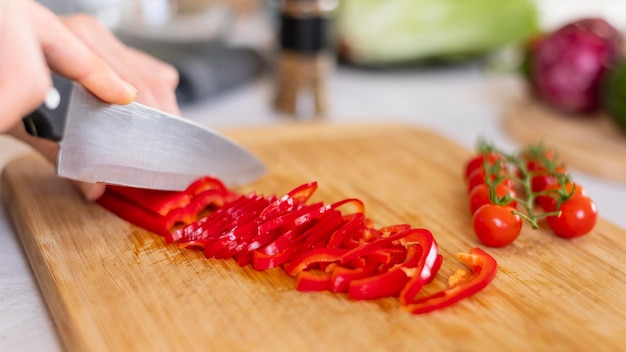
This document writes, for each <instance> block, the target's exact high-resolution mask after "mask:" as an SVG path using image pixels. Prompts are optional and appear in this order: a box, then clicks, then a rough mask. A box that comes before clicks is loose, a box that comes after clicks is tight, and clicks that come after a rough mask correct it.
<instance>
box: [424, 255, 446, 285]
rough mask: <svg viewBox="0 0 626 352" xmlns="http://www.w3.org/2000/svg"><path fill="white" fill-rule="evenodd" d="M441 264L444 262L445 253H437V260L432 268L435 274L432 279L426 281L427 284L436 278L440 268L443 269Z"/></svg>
mask: <svg viewBox="0 0 626 352" xmlns="http://www.w3.org/2000/svg"><path fill="white" fill-rule="evenodd" d="M441 264H443V255H441V254H437V260H435V263H434V264H433V268H432V271H433V275H432V276H431V277H430V280H427V281H426V283H427V284H429V283H431V282H432V281H433V280H434V279H435V277H436V276H437V273H438V272H439V269H441Z"/></svg>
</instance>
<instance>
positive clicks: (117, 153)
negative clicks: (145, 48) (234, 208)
mask: <svg viewBox="0 0 626 352" xmlns="http://www.w3.org/2000/svg"><path fill="white" fill-rule="evenodd" d="M53 81H54V87H53V89H51V90H50V92H49V93H48V95H47V96H46V99H45V102H44V104H42V105H41V106H40V107H39V108H38V109H37V110H36V111H34V112H33V113H31V114H30V115H28V116H26V117H24V118H23V119H22V121H23V123H24V126H25V128H26V130H27V132H28V133H30V134H32V135H34V136H37V137H42V138H46V139H50V140H53V141H60V143H59V145H60V152H59V156H58V162H57V174H58V175H59V176H62V177H66V178H70V179H74V180H81V181H86V182H93V183H96V182H104V183H109V184H118V185H125V186H131V187H139V188H150V189H162V190H183V189H185V188H186V187H187V186H189V184H191V183H192V182H193V181H194V180H196V179H197V178H199V177H202V176H214V177H217V178H219V179H221V180H222V181H223V182H225V183H226V184H227V185H229V186H231V187H234V186H239V185H243V184H246V183H248V182H251V181H253V180H255V179H257V178H259V177H261V176H262V175H263V174H265V172H266V168H265V166H264V165H263V164H262V163H261V161H260V160H258V159H257V158H256V157H255V156H254V155H252V154H251V153H250V152H248V151H246V150H245V149H244V148H242V147H241V146H240V145H238V144H236V143H235V142H234V141H232V140H230V139H228V138H226V137H224V136H223V135H221V134H219V133H218V132H216V131H214V130H211V129H209V128H206V127H203V126H200V125H198V124H195V123H193V122H191V121H189V120H185V119H183V118H180V117H176V116H173V115H170V114H167V113H165V112H162V111H158V110H155V109H152V108H150V107H147V106H144V105H141V104H138V103H135V102H133V103H130V104H128V105H112V104H107V103H104V102H102V101H101V100H99V99H98V98H96V97H95V96H94V95H93V94H91V93H90V92H88V91H87V90H86V89H85V88H83V87H82V86H81V85H80V84H78V83H76V82H72V81H70V80H67V79H65V78H63V77H60V76H53Z"/></svg>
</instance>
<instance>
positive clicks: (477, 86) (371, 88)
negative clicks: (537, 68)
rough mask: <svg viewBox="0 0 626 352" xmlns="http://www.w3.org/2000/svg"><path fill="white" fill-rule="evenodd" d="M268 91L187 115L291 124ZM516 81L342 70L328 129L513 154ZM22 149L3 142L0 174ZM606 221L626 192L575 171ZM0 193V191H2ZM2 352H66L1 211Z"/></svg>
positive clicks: (218, 123)
mask: <svg viewBox="0 0 626 352" xmlns="http://www.w3.org/2000/svg"><path fill="white" fill-rule="evenodd" d="M270 88H271V85H270V84H269V81H268V80H267V79H262V80H259V81H258V82H256V83H254V84H251V85H250V86H247V87H245V88H242V89H239V90H237V91H234V92H232V93H230V94H228V95H226V96H223V97H222V98H220V99H218V100H216V101H213V102H210V103H207V104H204V105H197V106H193V107H185V108H184V109H183V115H184V116H185V117H187V118H189V119H192V120H195V121H198V122H200V123H202V124H207V125H210V126H212V127H214V128H218V129H233V128H253V127H255V126H269V125H276V124H280V123H285V122H287V121H292V120H290V119H289V118H286V117H284V116H277V115H276V114H274V112H273V111H272V110H271V108H270V106H269V104H268V102H269V101H270V97H271V89H270ZM521 89H522V84H521V82H520V81H519V79H518V77H516V76H512V75H504V74H489V73H486V72H485V71H484V70H483V69H482V68H481V67H480V66H478V65H468V66H464V67H452V68H445V69H443V68H442V69H432V70H425V69H422V70H405V71H395V72H376V71H358V70H354V69H347V68H338V69H337V70H336V72H335V74H334V76H333V78H332V80H331V83H330V91H331V93H332V100H331V103H332V111H331V112H330V113H329V117H328V118H327V120H328V121H329V122H332V123H334V122H354V123H356V122H361V121H375V122H388V123H403V124H410V125H416V126H420V127H425V128H430V129H432V130H434V131H437V132H439V133H440V134H442V135H444V136H446V137H448V138H449V139H451V140H453V141H455V142H457V143H459V144H461V145H463V146H465V147H467V148H468V149H469V148H472V147H473V146H474V143H475V141H476V139H477V138H478V137H479V136H483V137H486V138H488V139H490V140H492V141H494V142H495V143H496V144H498V145H500V146H501V147H502V148H505V149H511V148H514V147H516V144H515V143H514V141H512V140H511V139H509V137H508V136H507V135H506V134H505V132H504V131H503V130H502V129H501V126H500V121H501V118H502V115H501V113H502V109H503V108H504V107H505V104H506V101H507V99H508V98H510V97H511V96H515V95H516V94H520V92H521ZM28 151H29V150H28V148H26V147H25V146H23V145H21V144H19V143H17V142H15V141H13V140H10V139H9V137H2V136H0V163H1V164H0V166H4V164H5V163H6V162H7V161H8V160H10V159H11V158H13V157H15V156H16V155H18V154H21V153H24V152H28ZM573 173H574V178H575V179H576V180H578V181H579V182H580V183H581V184H584V185H585V188H586V190H587V191H588V192H589V194H590V196H591V197H592V198H593V199H594V200H595V201H596V203H597V205H598V208H599V211H600V214H601V216H602V217H603V218H605V219H607V220H609V221H611V222H613V223H615V224H617V225H619V226H620V227H622V228H625V229H626V217H624V216H623V215H622V208H621V205H622V202H621V201H622V200H623V199H626V184H619V183H614V182H609V181H606V180H603V179H599V178H595V177H593V176H589V175H586V174H582V173H579V172H577V171H576V170H573ZM0 191H1V190H0ZM0 243H2V245H1V246H0V350H2V351H16V350H19V351H46V352H50V351H54V350H61V344H60V341H59V339H58V336H57V335H56V332H55V328H54V325H53V323H52V320H51V318H50V316H49V313H48V311H47V308H46V305H45V303H44V301H43V299H42V297H41V295H40V293H39V290H38V286H37V283H36V281H35V279H34V277H33V275H32V273H31V271H30V267H29V264H28V262H27V260H26V258H25V255H24V253H23V251H22V248H21V245H20V243H19V239H18V238H17V236H16V234H15V233H14V231H13V229H12V228H11V224H10V221H9V219H7V216H6V211H5V210H4V209H1V210H0Z"/></svg>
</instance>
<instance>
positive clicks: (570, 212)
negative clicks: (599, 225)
mask: <svg viewBox="0 0 626 352" xmlns="http://www.w3.org/2000/svg"><path fill="white" fill-rule="evenodd" d="M558 210H559V211H561V215H560V216H556V215H552V216H548V217H547V218H546V220H547V222H548V226H550V229H552V232H554V234H556V235H557V236H559V237H563V238H572V237H579V236H583V235H586V234H588V233H589V232H590V231H591V230H592V229H593V227H594V226H595V225H596V221H597V219H598V210H597V209H596V205H595V204H594V203H593V201H592V200H591V198H589V197H587V196H584V195H580V194H576V195H574V196H572V198H570V199H568V200H567V201H565V202H563V203H561V206H560V207H559V209H558Z"/></svg>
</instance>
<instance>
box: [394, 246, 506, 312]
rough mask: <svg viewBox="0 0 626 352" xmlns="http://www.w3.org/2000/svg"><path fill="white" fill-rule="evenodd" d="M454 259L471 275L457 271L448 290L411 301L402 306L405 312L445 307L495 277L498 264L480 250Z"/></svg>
mask: <svg viewBox="0 0 626 352" xmlns="http://www.w3.org/2000/svg"><path fill="white" fill-rule="evenodd" d="M455 257H456V258H457V259H458V260H459V261H461V262H462V263H463V264H465V265H466V266H467V267H468V268H469V269H471V271H472V273H471V275H468V274H467V272H466V271H464V270H459V271H457V273H456V274H454V275H452V276H451V277H450V279H449V280H448V288H446V289H444V290H441V291H439V292H436V293H434V294H432V295H429V296H426V297H422V298H418V299H415V300H413V301H412V302H410V304H408V305H406V306H404V308H405V309H406V310H408V311H409V312H411V313H413V314H421V313H427V312H430V311H433V310H435V309H440V308H444V307H447V306H449V305H451V304H453V303H456V302H458V301H460V300H462V299H464V298H467V297H470V296H472V295H474V294H475V293H477V292H479V291H480V290H482V289H483V288H485V287H486V286H487V285H488V284H489V283H490V282H491V281H492V280H493V279H494V278H495V277H496V274H497V272H498V264H497V263H496V261H495V259H493V257H491V256H490V255H489V254H487V253H486V252H484V251H483V250H482V249H480V248H472V249H470V250H469V253H458V254H457V255H455Z"/></svg>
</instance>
